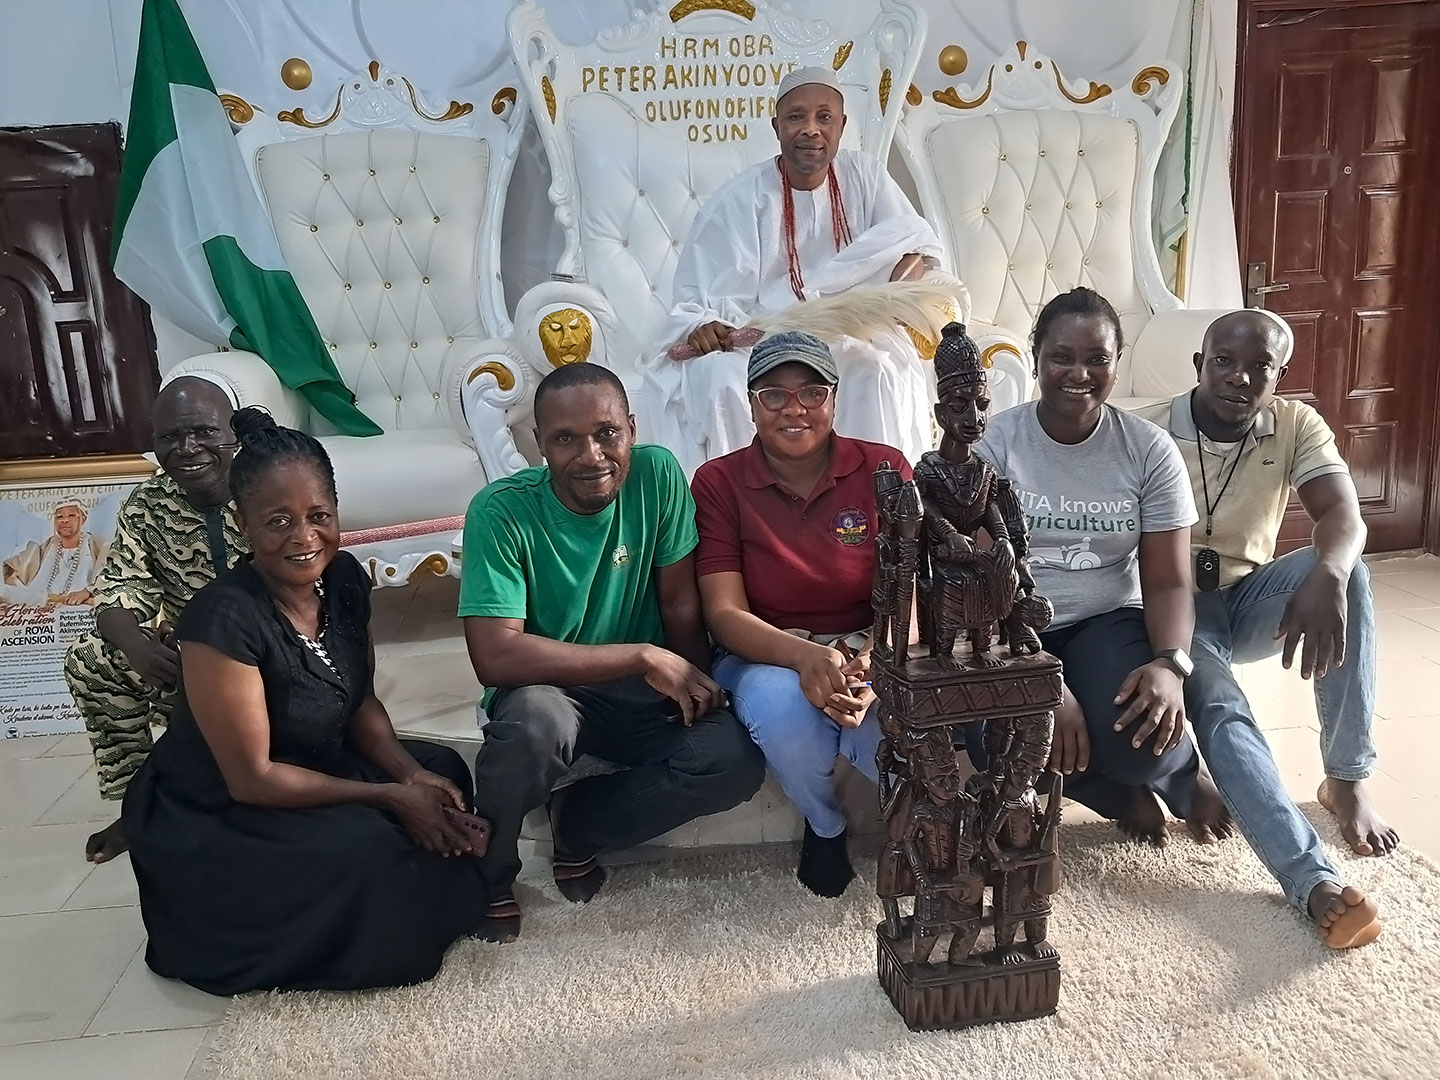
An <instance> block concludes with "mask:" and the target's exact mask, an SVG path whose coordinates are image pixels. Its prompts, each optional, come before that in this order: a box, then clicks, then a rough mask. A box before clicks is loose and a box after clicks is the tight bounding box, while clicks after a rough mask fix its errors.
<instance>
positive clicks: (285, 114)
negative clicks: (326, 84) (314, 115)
mask: <svg viewBox="0 0 1440 1080" xmlns="http://www.w3.org/2000/svg"><path fill="white" fill-rule="evenodd" d="M340 95H341V91H339V90H337V91H336V92H335V107H334V108H333V109H331V110H330V115H329V116H327V117H325V119H323V120H312V119H310V117H308V116H306V115H305V110H304V108H302V107H296V108H294V109H285V110H283V111H281V112H278V113H276V114H275V119H276V120H279V121H280V122H281V123H282V124H297V125H299V126H300V127H303V128H322V127H325V126H326V125H327V124H333V123H334V122H335V118H336V117H337V116H339V115H340Z"/></svg>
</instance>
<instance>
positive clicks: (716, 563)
mask: <svg viewBox="0 0 1440 1080" xmlns="http://www.w3.org/2000/svg"><path fill="white" fill-rule="evenodd" d="M838 381H839V375H838V373H837V372H836V369H835V361H834V359H833V358H832V357H831V355H830V350H829V348H828V347H827V346H826V345H825V343H824V342H822V341H820V340H819V339H818V338H815V337H811V336H810V335H809V334H802V333H795V332H790V333H782V334H774V335H772V336H770V337H768V338H765V339H764V340H763V341H761V342H760V343H759V344H757V345H756V346H755V348H754V349H753V350H752V351H751V353H750V365H749V369H748V372H747V382H748V385H749V390H750V410H751V413H752V414H753V416H754V418H755V429H756V432H757V434H756V437H755V441H754V442H752V443H751V444H750V445H749V446H747V447H746V448H745V449H743V450H737V451H735V452H734V453H733V454H727V455H725V456H724V457H721V458H716V459H715V460H714V461H709V462H706V463H705V464H704V465H702V466H701V467H700V469H699V471H698V472H696V474H695V480H694V483H693V484H692V485H691V486H692V490H693V491H694V494H695V507H696V523H697V525H698V526H699V531H700V547H699V557H698V561H697V566H696V572H697V573H698V574H699V576H700V598H701V602H702V603H703V604H704V608H705V621H706V622H707V623H708V624H709V626H710V630H711V633H712V634H713V635H714V636H715V639H716V641H718V642H719V644H720V646H721V647H722V649H723V650H724V651H723V652H722V655H721V658H720V660H719V662H718V663H717V664H716V665H715V669H714V675H715V680H716V682H718V683H719V684H720V685H721V686H723V687H724V688H725V689H726V690H728V691H729V692H730V696H731V699H732V701H733V702H734V706H735V715H736V716H738V717H739V718H740V721H741V723H743V724H744V725H745V726H746V727H747V728H748V729H749V730H750V735H751V737H752V738H754V740H755V742H756V744H757V745H758V746H759V747H760V749H761V750H763V751H764V752H765V759H766V762H767V764H768V765H769V766H770V770H771V771H772V772H773V773H774V774H775V778H776V779H777V780H779V781H780V786H781V787H782V788H784V789H785V794H786V795H788V796H789V797H790V801H791V802H793V803H794V804H795V805H796V807H798V808H799V810H800V812H801V813H803V814H804V815H805V839H804V842H803V844H802V846H801V848H800V866H799V869H798V870H797V872H796V876H797V877H799V879H800V881H801V883H802V884H804V885H805V886H806V887H807V888H809V889H810V890H812V891H813V892H815V893H818V894H819V895H821V896H839V895H840V894H841V893H842V892H844V891H845V887H846V886H847V885H848V884H849V883H850V880H851V879H852V878H853V877H854V876H855V872H854V870H853V869H852V868H851V866H850V858H849V855H848V853H847V852H846V845H845V818H844V816H843V815H842V814H841V812H840V805H839V802H838V800H837V799H836V797H835V787H834V775H835V759H836V758H837V757H838V756H841V755H843V756H844V757H845V758H846V759H847V760H849V761H850V762H851V763H852V764H853V765H854V766H855V767H856V768H857V769H859V770H860V771H861V772H862V773H864V774H865V775H866V776H868V777H869V778H870V779H871V780H874V779H875V778H876V773H875V749H876V747H877V746H878V745H879V742H880V726H879V723H878V722H877V720H876V718H875V716H874V713H873V711H872V710H871V705H872V704H873V703H874V701H875V695H874V694H873V693H872V692H871V690H870V682H869V680H870V639H869V627H870V624H871V622H872V620H873V613H872V610H871V607H870V593H871V587H872V585H873V582H874V577H875V545H874V543H873V540H874V537H873V535H872V530H873V529H874V528H875V526H876V514H875V493H874V487H873V483H872V480H871V477H872V474H873V473H874V472H875V470H876V468H877V467H878V466H879V465H880V463H881V462H883V461H888V462H890V464H891V465H892V466H894V467H895V468H897V469H898V470H899V471H900V473H901V474H902V475H903V476H904V477H905V478H906V479H909V477H910V465H909V463H908V462H906V460H905V458H904V456H903V455H902V454H901V453H900V451H898V450H896V449H895V448H894V447H891V446H885V445H882V444H880V443H871V442H864V441H862V440H860V439H850V438H846V437H844V436H842V435H836V434H835V431H834V425H835V384H836V383H837V382H838Z"/></svg>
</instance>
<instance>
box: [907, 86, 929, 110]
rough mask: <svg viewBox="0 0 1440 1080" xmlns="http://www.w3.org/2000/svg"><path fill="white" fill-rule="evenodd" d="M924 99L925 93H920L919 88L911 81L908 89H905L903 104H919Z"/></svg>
mask: <svg viewBox="0 0 1440 1080" xmlns="http://www.w3.org/2000/svg"><path fill="white" fill-rule="evenodd" d="M924 100H925V95H924V94H922V93H921V92H920V88H919V87H918V86H916V85H915V84H914V83H913V82H912V83H911V84H910V89H909V90H906V91H905V104H907V105H919V104H920V103H921V102H922V101H924Z"/></svg>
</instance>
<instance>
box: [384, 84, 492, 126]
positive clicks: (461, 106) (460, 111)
mask: <svg viewBox="0 0 1440 1080" xmlns="http://www.w3.org/2000/svg"><path fill="white" fill-rule="evenodd" d="M400 81H401V82H403V83H404V84H405V89H406V91H408V92H409V94H410V107H411V108H412V109H414V110H415V112H416V113H418V114H419V115H420V116H423V117H424V118H425V119H426V120H434V121H435V122H436V123H443V122H444V121H446V120H458V119H460V117H462V116H469V115H470V114H471V113H472V112H474V111H475V106H474V105H472V104H471V103H470V102H468V101H454V100H452V101H451V102H450V107H449V108H447V109H446V110H445V111H444V112H443V113H440V114H439V115H438V116H431V115H430V114H429V113H427V112H426V111H425V110H424V109H422V108H421V107H420V99H419V98H418V97H416V95H415V87H414V86H412V85H411V83H410V80H409V79H406V78H403V77H402V78H401V79H400ZM512 93H513V91H512Z"/></svg>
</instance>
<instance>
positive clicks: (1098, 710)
mask: <svg viewBox="0 0 1440 1080" xmlns="http://www.w3.org/2000/svg"><path fill="white" fill-rule="evenodd" d="M1040 643H1041V644H1042V645H1043V646H1044V647H1045V651H1046V652H1048V653H1049V654H1050V655H1051V656H1054V657H1056V658H1058V659H1059V661H1060V662H1061V663H1062V664H1064V665H1065V685H1066V686H1068V687H1069V688H1070V693H1072V694H1073V695H1074V696H1075V701H1076V702H1077V703H1078V704H1079V706H1080V710H1081V712H1083V713H1084V714H1085V730H1086V733H1087V734H1088V735H1089V737H1090V764H1089V767H1088V768H1086V770H1085V771H1084V772H1081V773H1075V774H1074V775H1072V776H1067V777H1066V778H1065V796H1066V798H1070V799H1074V800H1075V801H1076V802H1078V803H1081V804H1083V805H1085V806H1088V807H1090V809H1091V810H1094V811H1095V812H1096V813H1097V814H1099V815H1100V816H1101V817H1107V818H1110V819H1112V820H1114V819H1116V818H1122V817H1124V816H1125V815H1126V814H1128V813H1129V812H1130V809H1131V807H1132V806H1133V805H1134V800H1135V789H1136V788H1148V789H1149V790H1150V791H1153V792H1154V793H1155V794H1156V795H1158V796H1159V797H1160V799H1161V801H1162V802H1164V803H1165V805H1166V806H1167V807H1168V808H1169V810H1170V812H1171V813H1172V814H1174V815H1175V816H1176V817H1180V818H1183V817H1189V815H1190V811H1191V808H1192V805H1193V803H1194V799H1195V781H1196V777H1197V776H1198V774H1199V767H1200V759H1199V758H1198V757H1197V756H1196V754H1195V744H1194V743H1193V742H1192V741H1191V740H1190V738H1189V737H1188V736H1187V737H1185V738H1182V739H1181V740H1180V741H1179V742H1178V743H1176V744H1175V745H1174V746H1172V747H1170V749H1168V750H1166V751H1165V752H1164V753H1162V754H1160V755H1158V756H1157V755H1156V753H1155V743H1154V740H1153V739H1148V740H1146V742H1145V743H1144V745H1142V746H1139V747H1135V746H1132V745H1131V744H1130V742H1131V740H1132V739H1133V738H1134V737H1135V732H1136V730H1137V729H1138V727H1139V725H1140V721H1138V720H1137V721H1136V722H1135V723H1134V724H1132V725H1131V726H1129V727H1127V728H1126V729H1125V730H1124V731H1116V730H1115V721H1116V720H1118V719H1119V718H1120V714H1121V713H1123V712H1124V711H1125V709H1126V705H1125V704H1121V705H1116V704H1115V694H1116V692H1117V691H1118V690H1119V689H1120V685H1121V684H1122V683H1123V682H1124V681H1125V677H1126V676H1127V675H1129V674H1130V672H1132V671H1134V670H1135V669H1136V668H1138V667H1140V666H1142V665H1144V664H1148V663H1149V662H1150V661H1151V660H1153V659H1154V658H1155V653H1154V651H1153V650H1152V649H1151V647H1150V635H1149V634H1148V633H1147V632H1146V629H1145V613H1144V612H1143V611H1141V610H1140V609H1139V608H1117V609H1116V610H1114V611H1107V612H1104V613H1103V614H1100V615H1093V616H1091V617H1090V618H1088V619H1083V620H1081V621H1080V622H1078V623H1071V624H1070V625H1068V626H1062V627H1060V628H1059V629H1057V630H1048V631H1046V632H1045V633H1043V634H1041V635H1040Z"/></svg>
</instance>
